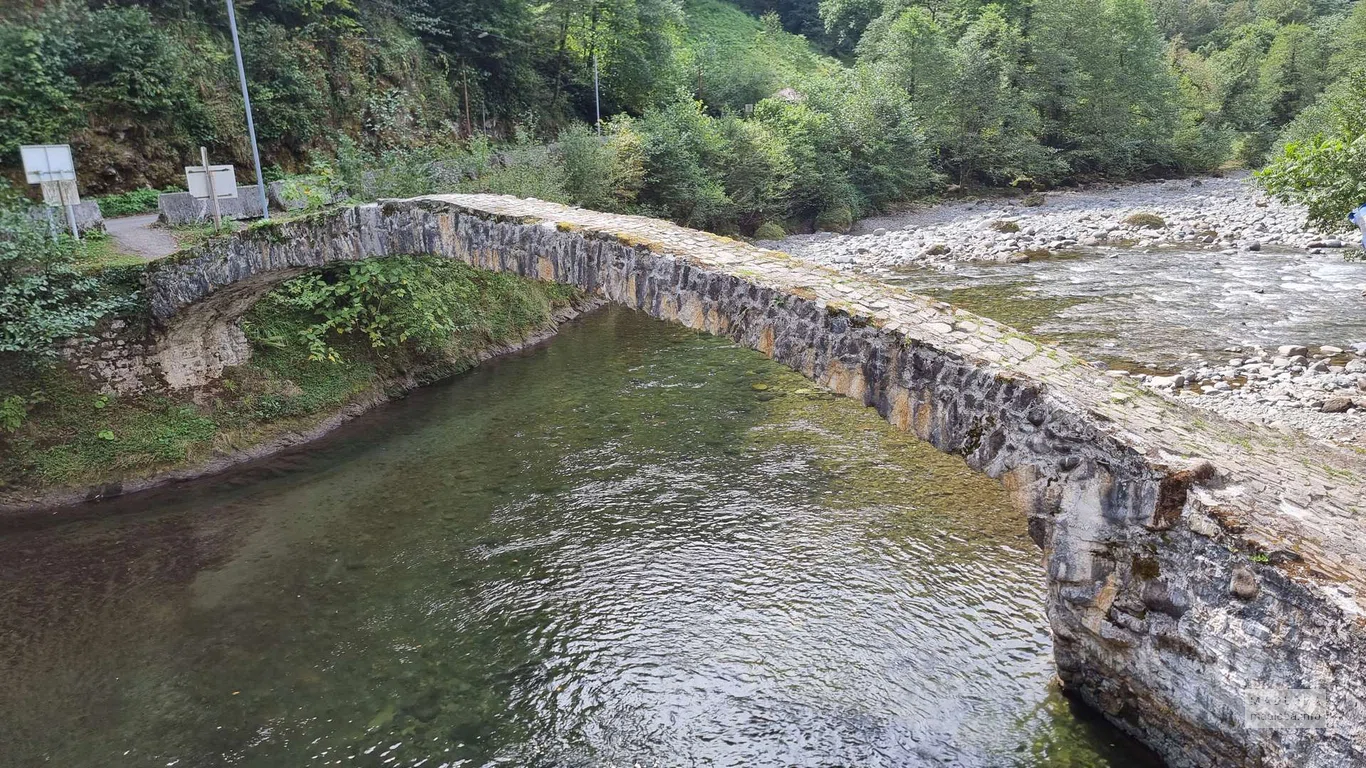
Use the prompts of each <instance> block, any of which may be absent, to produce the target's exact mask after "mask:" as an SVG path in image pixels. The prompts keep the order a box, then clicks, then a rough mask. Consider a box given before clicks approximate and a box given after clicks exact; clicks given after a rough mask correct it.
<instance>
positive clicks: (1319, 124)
mask: <svg viewBox="0 0 1366 768" xmlns="http://www.w3.org/2000/svg"><path fill="white" fill-rule="evenodd" d="M1363 89H1366V71H1363V70H1357V71H1355V72H1353V73H1351V74H1350V75H1348V76H1347V77H1345V78H1343V79H1342V80H1341V81H1339V82H1337V83H1335V84H1334V85H1333V86H1332V87H1331V88H1329V90H1328V92H1327V93H1325V94H1324V99H1323V102H1322V103H1321V104H1319V105H1316V106H1315V107H1313V108H1311V109H1310V110H1308V111H1306V112H1305V113H1304V114H1303V115H1301V116H1300V118H1299V119H1298V120H1296V121H1295V123H1294V124H1292V125H1291V128H1290V131H1289V132H1288V133H1289V134H1290V135H1291V136H1292V137H1293V138H1292V140H1291V141H1290V142H1289V143H1287V144H1286V146H1285V148H1284V150H1283V151H1282V153H1281V155H1280V156H1279V157H1276V158H1275V159H1274V160H1272V162H1271V163H1270V164H1268V165H1267V167H1266V168H1265V169H1264V170H1263V171H1261V172H1260V173H1258V174H1257V179H1258V181H1259V182H1260V183H1261V184H1262V186H1263V187H1264V188H1265V189H1266V190H1267V191H1268V192H1269V193H1271V194H1272V195H1275V196H1276V197H1277V198H1279V199H1281V200H1284V201H1286V202H1291V203H1298V204H1301V205H1304V206H1306V207H1308V209H1309V220H1310V221H1311V222H1313V223H1314V224H1316V225H1318V226H1321V227H1325V228H1330V229H1331V228H1340V227H1343V226H1345V224H1346V217H1347V214H1348V213H1349V212H1351V211H1352V210H1353V209H1354V208H1356V207H1357V206H1359V205H1361V204H1362V203H1363V202H1366V101H1363V100H1362V98H1361V94H1362V92H1363Z"/></svg>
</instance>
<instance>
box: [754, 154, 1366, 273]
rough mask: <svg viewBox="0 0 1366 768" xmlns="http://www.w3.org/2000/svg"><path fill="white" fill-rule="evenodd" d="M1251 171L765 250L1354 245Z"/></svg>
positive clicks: (920, 219) (907, 253)
mask: <svg viewBox="0 0 1366 768" xmlns="http://www.w3.org/2000/svg"><path fill="white" fill-rule="evenodd" d="M1250 181H1251V180H1250V177H1249V176H1248V175H1247V174H1246V173H1238V174H1231V175H1228V176H1224V177H1217V178H1216V177H1207V178H1200V179H1182V180H1176V181H1160V182H1149V183H1143V184H1091V185H1087V186H1085V187H1083V188H1080V189H1076V190H1065V191H1060V192H1048V193H1043V194H1038V195H1030V196H1028V197H1025V198H1002V197H985V198H978V199H969V200H962V201H954V202H946V203H941V204H939V205H934V206H929V207H918V208H914V209H912V210H910V211H907V212H904V213H899V214H894V215H890V216H881V217H875V218H870V219H865V220H863V221H860V222H859V223H858V224H857V225H856V226H855V227H854V229H853V232H852V234H850V235H848V236H841V235H835V234H831V233H818V234H814V235H794V236H792V237H788V238H786V239H784V240H781V241H776V242H764V243H761V244H762V245H764V246H766V247H772V248H775V249H777V250H781V251H786V252H787V253H790V254H792V255H794V256H799V257H801V258H803V259H807V260H809V261H814V262H817V263H819V264H825V265H828V266H832V267H836V268H839V269H859V270H863V271H884V270H892V269H895V268H899V267H911V266H928V267H934V268H937V269H949V270H951V269H953V268H954V266H955V264H957V263H960V262H966V261H988V262H1002V263H1021V262H1025V261H1029V260H1031V259H1040V258H1049V257H1058V256H1066V255H1069V254H1078V253H1088V252H1094V253H1109V252H1114V251H1120V250H1131V249H1134V248H1161V247H1181V248H1185V249H1190V250H1196V251H1215V252H1221V251H1236V250H1239V249H1243V250H1252V251H1258V250H1262V249H1264V248H1265V249H1275V248H1302V249H1309V250H1318V251H1320V252H1322V251H1328V250H1340V249H1342V248H1344V247H1345V246H1348V245H1352V244H1353V242H1352V238H1350V237H1344V236H1342V235H1334V234H1332V233H1322V232H1317V231H1315V230H1313V229H1309V228H1306V227H1305V225H1304V222H1305V211H1304V210H1303V209H1302V208H1299V207H1297V206H1290V205H1285V204H1283V203H1280V202H1278V201H1276V200H1273V199H1271V198H1269V197H1267V196H1266V195H1264V194H1263V193H1262V192H1261V191H1260V190H1259V189H1257V188H1256V187H1255V186H1254V185H1253V184H1251V183H1250Z"/></svg>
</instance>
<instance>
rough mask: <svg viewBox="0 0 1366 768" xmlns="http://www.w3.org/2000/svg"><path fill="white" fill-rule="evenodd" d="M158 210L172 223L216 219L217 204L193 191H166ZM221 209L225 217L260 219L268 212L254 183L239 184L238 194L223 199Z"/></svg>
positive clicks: (172, 224)
mask: <svg viewBox="0 0 1366 768" xmlns="http://www.w3.org/2000/svg"><path fill="white" fill-rule="evenodd" d="M157 210H158V211H159V212H160V214H161V215H160V218H159V219H158V220H159V221H160V222H161V223H162V224H167V225H170V226H181V225H185V224H202V223H204V222H206V221H213V204H212V203H210V202H209V201H208V200H207V199H205V200H200V199H199V198H197V197H195V196H194V195H191V194H190V193H189V192H163V193H162V194H161V195H159V196H158V197H157ZM218 210H219V214H220V215H221V216H222V217H223V218H225V219H232V220H238V219H259V218H261V217H262V216H263V215H264V214H263V213H262V209H261V194H260V192H259V191H257V189H256V185H254V184H253V185H251V186H248V187H244V186H241V185H238V187H237V197H227V198H223V199H221V200H219V201H218Z"/></svg>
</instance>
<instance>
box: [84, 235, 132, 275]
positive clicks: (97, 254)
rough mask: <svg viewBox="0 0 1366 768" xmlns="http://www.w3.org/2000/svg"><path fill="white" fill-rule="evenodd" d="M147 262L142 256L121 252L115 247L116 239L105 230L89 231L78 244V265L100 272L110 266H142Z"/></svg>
mask: <svg viewBox="0 0 1366 768" xmlns="http://www.w3.org/2000/svg"><path fill="white" fill-rule="evenodd" d="M146 263H147V260H146V259H144V258H142V257H141V256H134V255H129V254H126V253H121V252H120V251H119V250H118V249H117V248H115V247H114V239H113V238H112V237H110V236H109V235H107V234H105V233H104V232H87V233H85V234H84V235H82V236H81V242H80V243H79V244H78V245H77V246H76V266H77V267H78V268H80V269H83V270H86V271H91V272H99V271H103V270H105V269H108V268H110V267H140V266H143V265H145V264H146Z"/></svg>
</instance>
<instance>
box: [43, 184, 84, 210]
mask: <svg viewBox="0 0 1366 768" xmlns="http://www.w3.org/2000/svg"><path fill="white" fill-rule="evenodd" d="M43 202H44V203H47V204H48V205H50V206H52V207H54V208H61V207H62V206H64V205H80V204H81V195H80V193H79V192H77V190H76V182H74V181H44V182H43Z"/></svg>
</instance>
